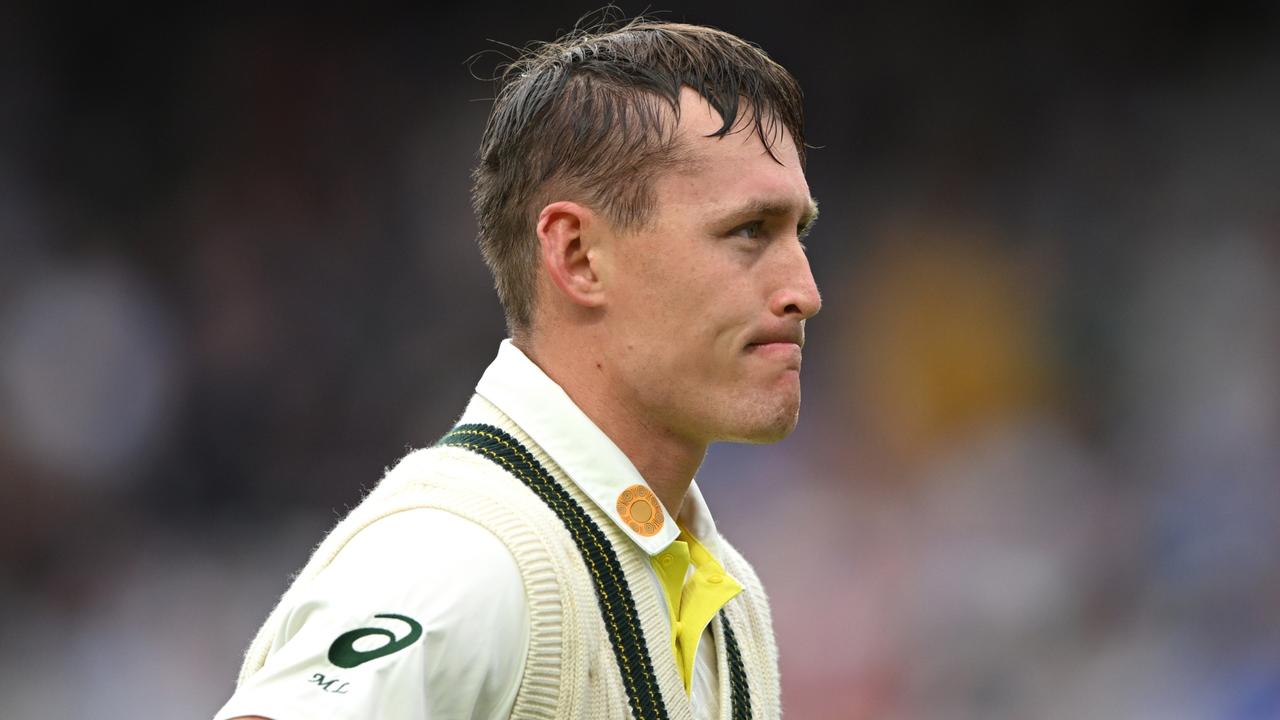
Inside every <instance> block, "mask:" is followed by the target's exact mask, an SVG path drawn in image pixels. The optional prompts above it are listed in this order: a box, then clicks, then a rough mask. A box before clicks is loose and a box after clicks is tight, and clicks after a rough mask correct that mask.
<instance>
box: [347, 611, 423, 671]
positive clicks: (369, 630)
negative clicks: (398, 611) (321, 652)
mask: <svg viewBox="0 0 1280 720" xmlns="http://www.w3.org/2000/svg"><path fill="white" fill-rule="evenodd" d="M374 617H376V618H387V619H389V620H399V621H400V622H402V623H404V624H406V625H408V626H409V632H408V633H406V634H405V636H404V637H400V638H397V637H396V636H395V633H393V632H391V631H390V630H387V629H385V628H380V627H366V628H358V629H356V630H351V631H348V632H344V633H342V634H341V635H339V636H338V638H337V639H336V640H334V641H333V644H332V645H330V646H329V662H331V663H333V664H334V665H337V666H338V667H340V668H347V669H351V668H353V667H356V666H357V665H363V664H364V663H367V662H369V661H370V660H376V659H378V658H380V657H386V656H387V655H390V654H392V653H397V652H400V651H401V650H403V649H405V648H407V647H409V646H410V645H412V644H414V643H415V642H417V641H418V638H420V637H422V626H421V625H419V624H418V622H417V621H416V620H414V619H413V618H409V617H405V616H404V615H394V614H391V613H387V614H385V615H374ZM371 635H381V636H383V637H385V638H386V639H387V642H386V644H385V645H379V646H378V647H375V648H373V649H371V650H357V649H356V642H357V641H359V640H362V639H364V638H367V637H369V636H371Z"/></svg>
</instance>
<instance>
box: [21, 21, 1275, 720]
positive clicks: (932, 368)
mask: <svg viewBox="0 0 1280 720" xmlns="http://www.w3.org/2000/svg"><path fill="white" fill-rule="evenodd" d="M594 7H596V6H594V5H591V4H583V3H577V2H572V3H571V2H557V3H549V4H536V5H530V4H514V3H470V4H453V5H448V6H441V7H433V6H431V5H430V4H429V3H421V4H418V5H417V6H414V7H409V8H404V7H396V8H390V7H380V8H377V9H365V10H360V11H355V10H350V11H342V12H339V11H331V10H316V9H311V8H308V9H306V10H303V9H301V4H295V5H294V6H293V7H291V8H288V9H277V10H263V9H254V6H253V5H250V4H243V3H233V4H206V5H197V4H182V3H175V4H173V5H170V6H167V7H163V8H154V7H147V8H146V9H145V11H144V9H143V7H142V6H138V7H134V8H130V7H127V6H121V5H119V4H102V3H99V4H92V5H91V4H88V3H81V4H71V3H33V2H10V3H5V4H3V5H2V6H0V648H3V652H0V717H3V718H14V719H16V718H30V717H40V718H126V717H129V718H132V717H139V716H141V717H169V718H207V717H211V716H212V714H213V712H214V711H215V710H216V709H217V708H218V707H219V706H220V705H221V703H222V702H223V701H224V700H225V699H226V698H227V697H228V695H229V694H230V692H231V690H232V688H233V683H234V678H235V675H236V672H237V669H238V666H239V662H240V654H241V652H242V651H243V648H244V647H245V646H246V644H247V643H248V641H249V639H250V638H251V636H252V634H253V632H254V631H255V629H256V627H257V625H258V624H259V622H260V621H261V620H262V619H263V617H264V616H265V615H266V613H267V611H268V610H269V609H270V607H271V606H272V605H273V603H274V602H275V600H276V598H277V597H278V595H279V593H280V592H281V591H283V590H284V588H285V586H286V584H287V581H288V578H289V576H290V574H291V573H292V572H294V571H295V570H297V569H298V568H299V567H300V566H301V564H302V563H303V561H304V560H305V558H306V556H307V553H308V550H309V549H310V547H311V546H312V545H313V544H314V543H315V542H317V541H318V540H319V538H320V537H321V534H322V533H323V532H324V530H325V529H326V528H327V527H328V526H330V525H331V524H332V523H333V522H334V521H335V520H336V519H337V518H338V517H339V516H341V515H342V514H343V513H344V512H345V510H346V509H347V508H349V507H351V506H352V505H353V504H354V503H355V502H357V501H358V499H359V498H360V497H361V494H362V492H364V491H365V490H367V489H368V488H369V487H370V486H371V485H372V484H373V483H375V482H376V481H377V479H378V478H379V477H380V475H381V473H382V472H383V469H384V468H385V467H386V466H388V465H390V464H393V463H394V462H395V461H396V460H397V458H399V457H400V456H401V455H402V454H404V453H405V452H406V451H407V450H408V449H410V448H413V447H418V446H422V445H425V444H429V443H431V442H432V441H434V440H435V439H436V438H437V437H438V436H440V435H441V434H442V433H443V432H444V431H445V430H447V429H448V427H449V426H450V424H451V422H452V420H453V419H454V418H455V416H456V415H457V414H458V413H459V412H460V411H461V409H462V407H463V405H464V403H465V402H466V400H467V398H468V396H469V394H470V391H471V388H472V387H473V385H474V383H475V381H476V380H477V379H478V378H479V375H480V373H481V371H482V370H483V369H484V367H485V366H486V364H487V363H488V361H489V360H490V359H491V357H492V355H493V353H494V352H495V350H496V348H497V345H498V342H499V340H500V339H501V338H502V337H503V335H504V328H503V323H502V317H501V311H500V308H499V306H498V304H497V301H496V299H495V297H494V294H493V292H492V290H491V280H490V278H489V276H488V274H487V272H486V270H485V268H484V266H483V265H482V263H481V261H480V257H479V253H478V251H477V250H476V249H475V247H474V243H473V234H474V223H473V220H472V216H471V211H470V207H469V203H468V185H469V178H468V173H469V170H470V167H471V165H472V163H473V161H474V153H475V148H476V146H477V144H478V141H479V137H480V132H481V128H482V125H483V122H484V118H485V116H486V113H487V111H488V107H489V98H491V97H492V94H493V88H492V86H491V85H490V84H489V83H487V82H483V81H481V80H478V79H476V78H475V77H473V74H474V75H478V76H481V77H487V76H490V75H491V74H492V69H493V67H494V65H495V64H496V63H497V62H499V61H500V60H501V54H502V53H503V52H504V50H503V48H504V47H505V46H504V45H503V44H502V43H510V44H513V45H522V44H524V43H525V42H527V41H530V40H536V39H542V40H546V39H550V38H552V37H554V36H555V35H556V34H558V33H559V32H560V31H563V30H566V29H569V28H570V27H572V26H573V24H574V23H575V21H576V19H577V18H578V17H579V16H581V15H582V14H583V13H585V12H587V11H589V10H591V9H593V8H594ZM651 7H654V8H656V9H670V12H668V13H666V14H664V15H663V17H666V18H669V19H674V20H685V21H691V22H701V23H707V24H712V25H716V26H719V27H722V28H725V29H727V30H730V31H733V32H736V33H738V34H740V35H742V36H744V37H746V38H748V39H750V40H753V41H755V42H757V43H759V44H760V45H762V46H763V47H764V48H766V49H767V50H768V51H769V52H770V53H771V54H772V55H773V56H774V57H775V58H776V59H778V60H779V61H780V62H782V63H783V64H784V65H785V66H786V67H788V68H789V69H790V70H791V71H792V72H793V73H794V74H795V75H796V76H797V77H798V78H799V80H800V82H801V84H802V85H803V86H804V88H805V91H806V104H807V110H808V131H809V138H810V141H811V143H812V144H814V145H816V146H818V147H817V148H816V149H814V150H812V151H811V152H810V155H809V173H808V174H809V181H810V185H811V187H812V189H813V192H814V194H815V195H816V197H818V198H819V200H820V201H821V203H822V221H821V223H820V224H819V226H818V228H817V230H816V232H815V234H814V235H813V237H812V239H811V242H810V253H811V259H812V262H813V266H814V271H815V274H816V276H817V278H818V281H819V284H820V286H821V287H822V289H823V291H824V297H825V308H824V310H823V312H822V314H821V315H820V316H818V317H817V318H816V319H815V320H814V321H812V322H811V324H810V327H809V339H810V343H809V345H808V347H807V349H806V350H807V352H806V356H807V358H806V363H805V382H806V390H807V392H806V400H805V410H804V412H803V414H802V419H801V424H800V427H799V429H798V430H797V431H796V433H795V434H794V435H793V436H792V437H791V438H789V439H788V440H786V441H784V442H782V443H779V444H777V445H775V446H770V447H739V446H718V447H716V448H714V449H713V450H712V452H711V455H710V456H709V458H708V461H707V463H706V465H705V467H704V469H703V471H702V473H701V474H700V476H699V482H700V484H701V485H702V487H703V489H704V493H705V494H706V496H707V498H708V501H709V502H710V504H711V506H712V509H713V511H714V512H715V513H716V516H717V519H718V522H719V524H720V526H721V529H722V531H723V532H724V533H725V534H726V535H727V536H728V537H729V538H730V539H731V540H733V541H734V542H735V543H736V544H737V545H738V546H739V547H740V549H742V550H743V551H744V553H745V554H746V555H747V556H748V557H749V558H751V559H752V560H753V562H754V563H755V565H756V567H757V569H758V570H759V572H760V575H761V576H762V577H763V579H764V581H765V584H766V587H767V588H768V589H769V590H770V592H771V597H772V600H773V603H774V613H775V618H776V628H777V633H778V641H779V644H780V647H781V653H782V671H783V675H782V677H783V698H784V705H785V708H786V711H787V717H788V718H792V719H794V720H804V719H809V718H851V719H858V720H861V719H870V718H878V719H883V718H887V719H891V720H892V719H898V720H908V719H911V720H931V719H935V718H936V719H939V720H965V719H968V718H974V719H977V718H1009V719H1017V720H1026V719H1031V720H1038V719H1042V718H1043V719H1050V720H1052V719H1057V718H1064V719H1065V718H1073V719H1075V718H1090V719H1092V718H1099V719H1110V718H1119V719H1128V718H1158V719H1160V720H1167V719H1171V718H1172V719H1180V718H1228V719H1232V720H1234V719H1262V718H1278V717H1280V553H1278V552H1277V551H1278V550H1280V521H1278V520H1277V518H1278V517H1280V7H1277V4H1275V3H1266V4H1261V3H1260V4H1256V5H1249V4H1240V5H1230V6H1228V5H1227V4H1223V3H1209V2H1159V3H1157V2H1150V1H1148V2H1135V3H1124V4H1122V3H1113V2H1105V3H1104V2H1097V1H1096V0H1088V1H1084V2H1071V3H1066V2H1063V3H1046V2H1030V3H1002V4H1000V6H999V7H995V8H989V9H988V11H986V12H983V13H975V12H972V11H965V10H962V9H959V8H960V4H952V3H942V2H920V1H906V2H902V1H899V2H867V3H856V4H848V5H845V6H842V7H839V8H834V7H832V6H831V5H830V4H828V3H820V2H814V1H812V0H793V1H792V2H788V3H786V4H785V5H782V4H777V3H772V4H764V3H752V2H734V3H728V2H720V3H697V4H695V3H674V2H673V3H668V4H667V5H665V6H662V5H659V6H651ZM623 9H624V10H625V11H626V12H629V13H635V12H639V11H642V10H644V9H645V7H643V6H624V7H623ZM476 53H482V54H481V55H480V56H479V58H478V59H476V61H475V63H474V66H473V68H471V69H469V68H468V64H467V62H466V61H467V59H468V58H470V57H472V56H473V55H474V54H476Z"/></svg>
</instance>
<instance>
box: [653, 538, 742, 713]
mask: <svg viewBox="0 0 1280 720" xmlns="http://www.w3.org/2000/svg"><path fill="white" fill-rule="evenodd" d="M649 560H650V562H651V563H653V569H654V571H655V572H656V573H657V574H658V579H659V580H660V581H661V582H662V590H663V594H664V595H665V596H666V598H667V612H668V613H669V616H670V618H671V650H672V652H674V653H675V656H676V667H678V668H680V677H682V678H683V679H684V691H685V693H686V694H687V693H688V692H689V690H690V687H691V686H692V683H693V661H694V658H695V657H696V656H697V654H698V640H700V639H701V638H702V631H703V630H705V629H706V627H707V624H708V623H710V622H711V618H713V617H715V615H716V613H718V612H720V608H722V607H724V604H725V603H727V602H729V600H731V599H732V598H733V596H735V595H737V594H738V593H740V592H742V585H741V584H739V583H738V581H737V580H735V579H733V577H732V576H731V575H729V573H727V572H725V571H724V567H723V566H721V565H720V563H719V562H717V561H716V559H715V558H714V557H712V555H711V553H710V552H708V551H707V549H706V548H705V547H703V545H702V543H700V542H698V541H697V539H696V538H694V537H693V536H692V535H690V534H689V533H688V532H687V531H686V530H685V529H684V528H680V535H679V537H678V538H677V539H675V540H673V541H671V544H670V545H668V546H667V547H666V549H664V550H663V551H662V552H660V553H658V554H657V555H654V556H653V557H651V558H650V559H649ZM691 567H692V572H690V568H691Z"/></svg>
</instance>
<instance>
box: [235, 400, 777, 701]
mask: <svg viewBox="0 0 1280 720" xmlns="http://www.w3.org/2000/svg"><path fill="white" fill-rule="evenodd" d="M481 402H482V404H483V405H484V406H485V407H484V408H483V409H484V411H485V412H484V413H483V415H484V420H485V422H484V424H483V425H466V426H459V428H456V429H455V430H454V431H453V432H451V433H450V434H449V435H446V436H445V438H444V439H443V440H442V441H441V443H440V444H438V445H437V446H436V447H433V448H427V449H423V450H418V451H416V452H414V453H411V454H410V455H408V456H407V457H405V458H404V459H403V460H402V461H401V462H400V463H399V464H398V465H396V467H395V468H394V469H392V470H391V471H390V472H389V473H388V474H387V475H386V477H385V478H383V480H382V482H381V483H379V485H378V486H377V487H376V488H375V489H374V490H373V491H372V492H371V493H369V495H368V496H367V497H366V498H365V499H364V501H363V502H361V503H360V504H359V505H358V506H357V507H356V508H355V509H354V510H353V511H352V512H351V513H350V514H349V515H348V516H347V517H346V518H345V519H343V520H342V521H341V522H339V523H338V525H337V526H336V527H335V528H334V529H333V530H332V531H331V532H330V533H329V535H328V536H327V537H326V538H325V539H324V540H323V541H322V542H321V543H320V545H319V546H318V547H317V548H316V551H315V553H314V554H313V555H312V557H311V559H310V561H308V563H307V565H306V566H305V567H304V568H303V570H302V571H301V572H300V573H299V574H298V576H297V577H296V578H295V580H294V582H293V585H292V586H291V587H290V588H289V590H288V591H286V593H285V595H284V597H283V598H282V600H281V601H280V603H279V604H278V605H277V607H276V609H275V610H273V611H272V613H271V614H270V616H268V618H267V620H266V622H265V623H264V625H263V626H262V628H261V629H260V630H259V631H258V634H257V636H256V637H255V639H254V641H253V642H252V644H251V645H250V646H249V649H248V651H247V653H246V655H245V661H244V665H243V667H242V668H241V671H240V682H241V683H243V682H244V681H245V680H246V679H247V678H248V677H249V676H251V675H252V674H253V673H255V672H256V671H257V670H259V669H260V668H261V667H262V666H263V664H264V663H265V662H266V659H267V657H268V655H270V653H271V652H272V651H273V647H272V643H273V640H274V638H276V637H278V636H279V635H280V632H279V631H280V629H281V626H282V624H283V623H284V622H285V619H286V617H287V615H288V609H289V608H290V607H291V606H292V605H293V603H292V602H291V598H292V596H293V594H295V593H301V592H304V591H305V588H306V587H307V585H308V583H310V582H311V581H312V580H313V579H314V578H315V577H316V576H317V575H318V574H319V573H320V571H321V570H323V569H324V568H325V567H326V566H328V565H329V563H330V562H332V560H333V559H334V558H335V557H336V556H337V555H338V553H339V552H341V550H342V548H343V546H344V545H346V543H347V542H348V541H350V540H351V538H352V537H354V536H355V535H356V533H358V532H360V530H362V529H363V528H365V527H367V526H368V525H370V524H371V523H373V522H375V521H376V520H378V519H380V518H383V517H386V516H387V515H390V514H392V513H396V512H400V511H403V510H409V509H413V508H438V509H442V510H446V511H448V512H451V513H454V514H456V515H458V516H460V517H462V518H465V519H467V520H469V521H471V522H474V523H476V524H478V525H480V526H482V527H484V528H486V529H488V530H489V531H490V532H492V533H493V534H494V535H495V536H496V537H497V538H498V539H499V540H501V541H502V542H503V543H504V544H505V545H506V546H507V547H508V549H510V551H511V553H512V555H513V557H514V558H515V561H516V565H517V566H518V567H519V569H520V573H521V576H522V580H523V583H524V589H525V594H526V597H527V600H528V607H529V613H530V618H529V620H530V625H529V627H530V632H529V646H528V653H527V657H526V661H525V668H524V674H523V677H522V679H521V684H520V688H519V690H518V692H517V695H516V699H515V704H514V706H513V709H512V717H514V718H617V719H619V720H622V719H624V718H636V719H637V720H639V719H641V718H671V719H672V720H690V718H691V717H692V711H691V708H690V704H689V699H688V696H687V695H686V694H685V691H684V686H683V682H682V680H681V678H680V673H679V671H678V669H677V668H676V664H675V659H674V658H673V657H672V654H671V652H670V651H669V648H670V640H669V637H668V634H667V633H668V628H667V624H666V620H665V617H664V616H665V613H666V606H665V600H664V598H663V597H662V596H661V595H660V592H659V591H658V590H657V589H656V588H655V586H654V583H652V582H651V581H650V579H649V577H648V575H647V573H648V572H649V571H648V568H647V566H648V564H649V556H648V554H647V553H645V552H644V551H643V550H642V549H640V548H639V547H638V546H636V545H635V543H634V542H632V541H631V540H630V539H629V538H628V537H627V536H626V535H624V534H623V533H622V532H621V531H620V530H619V529H618V528H617V526H616V525H615V524H614V523H613V522H611V521H610V520H609V519H608V517H606V516H605V515H604V514H603V513H601V512H600V510H599V509H598V508H597V507H596V506H595V504H594V503H592V502H591V501H590V500H589V499H588V498H586V497H585V496H584V495H583V494H582V493H581V492H580V491H579V490H578V488H577V487H576V486H575V485H574V484H573V483H572V482H571V481H569V480H568V478H566V477H565V475H564V473H563V471H562V470H561V469H560V468H559V467H558V466H557V465H556V464H555V463H554V462H553V461H552V460H551V459H550V458H549V457H548V456H547V455H546V454H545V453H543V452H542V451H541V450H540V449H539V448H538V447H537V446H536V445H535V444H534V443H533V442H532V441H531V440H530V439H529V438H528V436H527V435H525V434H524V433H523V432H522V431H521V430H520V429H519V428H518V427H517V426H515V424H514V423H512V422H511V421H510V420H509V419H508V418H507V417H506V416H505V415H503V414H502V413H501V412H500V411H499V410H497V409H496V408H494V407H493V406H492V405H489V404H488V403H486V402H483V401H481ZM722 545H723V554H724V557H723V558H722V561H723V564H724V566H725V569H726V570H727V571H728V572H729V573H730V574H731V575H732V576H733V577H734V578H736V579H738V580H739V582H741V583H742V585H743V587H744V592H742V593H741V594H739V595H738V596H737V597H735V598H734V599H733V600H731V601H729V603H728V604H727V605H726V606H725V607H724V609H723V610H722V612H721V615H720V619H719V620H717V621H715V622H713V627H712V633H713V636H714V638H715V642H716V649H717V656H718V658H719V677H720V678H721V683H720V684H721V688H720V707H721V713H722V717H724V718H725V720H730V719H732V720H738V719H739V718H757V719H763V718H777V717H780V716H781V707H780V702H779V692H778V671H777V666H778V664H777V647H776V645H775V642H774V638H773V630H772V624H771V622H770V618H769V606H768V602H767V600H766V598H765V595H764V591H763V589H762V588H761V586H760V582H759V580H758V578H757V577H756V575H755V573H754V571H752V569H751V567H750V566H749V565H748V564H747V563H746V561H745V560H743V559H742V557H741V555H739V554H738V553H737V551H735V550H734V549H733V548H732V547H730V546H729V545H728V543H722Z"/></svg>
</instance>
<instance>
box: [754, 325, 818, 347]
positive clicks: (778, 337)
mask: <svg viewBox="0 0 1280 720" xmlns="http://www.w3.org/2000/svg"><path fill="white" fill-rule="evenodd" d="M769 345H795V346H797V347H801V348H803V347H804V328H800V327H795V328H778V329H776V330H769V331H765V332H762V333H760V334H758V335H755V336H752V337H751V338H750V341H749V342H748V343H747V349H748V350H751V349H752V348H756V347H765V346H769Z"/></svg>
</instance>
